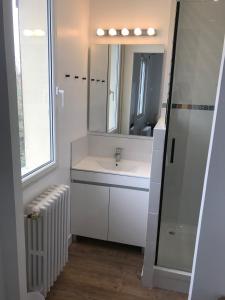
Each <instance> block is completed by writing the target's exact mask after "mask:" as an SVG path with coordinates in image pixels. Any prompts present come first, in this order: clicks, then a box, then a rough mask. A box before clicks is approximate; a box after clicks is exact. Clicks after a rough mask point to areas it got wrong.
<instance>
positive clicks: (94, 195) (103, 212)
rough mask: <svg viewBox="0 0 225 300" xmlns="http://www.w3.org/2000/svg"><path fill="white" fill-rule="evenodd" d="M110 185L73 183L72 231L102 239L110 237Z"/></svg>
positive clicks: (76, 233)
mask: <svg viewBox="0 0 225 300" xmlns="http://www.w3.org/2000/svg"><path fill="white" fill-rule="evenodd" d="M108 209H109V187H105V186H97V185H90V184H83V183H72V184H71V232H72V234H75V235H81V236H85V237H90V238H96V239H100V240H107V237H108Z"/></svg>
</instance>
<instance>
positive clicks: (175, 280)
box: [153, 266, 191, 294]
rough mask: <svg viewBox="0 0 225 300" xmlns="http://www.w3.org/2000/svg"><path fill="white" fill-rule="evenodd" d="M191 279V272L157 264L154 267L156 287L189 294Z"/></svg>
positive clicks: (154, 283) (154, 284)
mask: <svg viewBox="0 0 225 300" xmlns="http://www.w3.org/2000/svg"><path fill="white" fill-rule="evenodd" d="M190 280H191V274H190V273H187V272H182V271H177V270H171V269H166V268H161V267H156V266H155V267H154V275H153V286H154V287H157V288H161V289H165V290H170V291H175V292H181V293H185V294H188V292H189V286H190Z"/></svg>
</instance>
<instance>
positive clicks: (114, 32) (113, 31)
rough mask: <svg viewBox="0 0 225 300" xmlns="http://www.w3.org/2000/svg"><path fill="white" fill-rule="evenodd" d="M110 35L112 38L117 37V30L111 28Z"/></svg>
mask: <svg viewBox="0 0 225 300" xmlns="http://www.w3.org/2000/svg"><path fill="white" fill-rule="evenodd" d="M109 35H111V36H115V35H117V31H116V29H115V28H111V29H109Z"/></svg>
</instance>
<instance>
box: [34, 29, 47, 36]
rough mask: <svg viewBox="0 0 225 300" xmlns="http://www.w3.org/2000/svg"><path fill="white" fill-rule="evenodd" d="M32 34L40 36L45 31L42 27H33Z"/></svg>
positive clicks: (43, 34)
mask: <svg viewBox="0 0 225 300" xmlns="http://www.w3.org/2000/svg"><path fill="white" fill-rule="evenodd" d="M33 35H34V36H37V37H42V36H45V31H44V30H42V29H35V30H34V31H33Z"/></svg>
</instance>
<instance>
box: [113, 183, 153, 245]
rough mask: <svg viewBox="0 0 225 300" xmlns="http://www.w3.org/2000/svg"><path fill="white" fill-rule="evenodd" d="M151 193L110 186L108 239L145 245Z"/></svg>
mask: <svg viewBox="0 0 225 300" xmlns="http://www.w3.org/2000/svg"><path fill="white" fill-rule="evenodd" d="M148 203H149V193H148V192H143V191H137V190H130V189H121V188H110V205H109V235H108V239H109V240H110V241H113V242H119V243H124V244H129V245H135V246H140V247H145V244H146V232H147V218H148Z"/></svg>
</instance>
